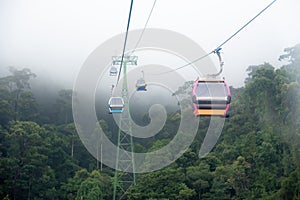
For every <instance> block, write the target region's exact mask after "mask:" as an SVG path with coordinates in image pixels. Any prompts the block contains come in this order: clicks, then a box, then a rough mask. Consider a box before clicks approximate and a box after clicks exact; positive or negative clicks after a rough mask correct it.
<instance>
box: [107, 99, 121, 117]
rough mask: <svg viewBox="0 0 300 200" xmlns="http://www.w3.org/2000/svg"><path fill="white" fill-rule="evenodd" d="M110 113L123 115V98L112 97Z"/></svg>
mask: <svg viewBox="0 0 300 200" xmlns="http://www.w3.org/2000/svg"><path fill="white" fill-rule="evenodd" d="M108 106H109V113H110V114H111V113H122V112H123V108H124V100H123V98H122V97H111V98H110V99H109V101H108Z"/></svg>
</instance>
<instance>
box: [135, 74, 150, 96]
mask: <svg viewBox="0 0 300 200" xmlns="http://www.w3.org/2000/svg"><path fill="white" fill-rule="evenodd" d="M141 72H142V74H143V76H142V77H141V78H140V79H138V80H137V82H136V84H135V86H136V91H147V89H146V86H147V84H146V81H145V79H144V71H141Z"/></svg>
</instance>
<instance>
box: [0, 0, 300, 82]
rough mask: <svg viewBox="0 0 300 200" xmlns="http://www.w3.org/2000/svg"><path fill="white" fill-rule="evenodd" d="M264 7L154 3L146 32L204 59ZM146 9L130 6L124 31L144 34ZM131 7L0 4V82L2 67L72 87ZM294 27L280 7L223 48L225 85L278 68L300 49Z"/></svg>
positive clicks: (245, 2)
mask: <svg viewBox="0 0 300 200" xmlns="http://www.w3.org/2000/svg"><path fill="white" fill-rule="evenodd" d="M270 2H271V0H226V1H225V0H209V1H203V0H187V1H179V0H158V1H157V3H156V7H155V9H154V11H153V13H152V17H151V19H150V21H149V24H148V27H149V28H164V29H170V30H173V31H176V32H179V33H181V34H184V35H186V36H187V37H189V38H191V39H192V40H194V41H195V42H197V43H198V44H199V45H200V46H201V47H202V48H203V49H204V50H205V51H207V52H210V51H212V50H213V49H215V48H216V47H217V46H218V45H220V44H221V43H222V42H223V41H225V40H226V39H227V38H228V37H229V36H231V35H232V34H233V33H234V32H235V31H236V30H237V29H239V28H240V27H241V26H243V25H244V24H245V23H246V22H247V21H248V20H249V19H251V18H252V17H253V16H255V15H256V14H257V13H258V12H259V11H260V10H262V9H263V8H264V7H265V6H266V5H268V4H269V3H270ZM152 4H153V1H152V0H147V1H146V0H143V1H142V0H140V1H134V5H133V6H134V7H133V13H132V21H131V27H130V29H139V28H143V27H144V24H145V22H146V19H147V17H148V14H149V11H150V9H151V7H152ZM129 5H130V0H110V1H104V0H84V1H83V0H14V1H11V0H0V76H3V75H5V73H6V71H7V67H8V66H15V67H18V68H22V67H29V68H31V69H32V70H33V71H34V72H35V73H36V74H37V75H38V76H39V75H40V74H41V73H44V75H45V74H46V76H50V77H51V79H52V80H55V81H56V82H58V83H63V82H68V83H69V84H70V85H71V83H72V81H74V80H75V78H76V76H77V73H78V71H79V69H80V67H81V66H82V64H83V63H84V61H85V60H86V59H87V57H88V56H89V54H90V53H91V52H92V51H93V50H94V49H95V48H96V47H97V46H99V45H100V44H101V43H103V42H104V41H106V40H107V39H109V38H111V37H112V36H114V35H117V34H119V33H121V32H124V31H125V29H126V23H127V17H128V11H129ZM299 19H300V1H299V0H278V1H277V2H276V3H275V4H274V5H273V6H272V7H271V8H269V9H268V10H267V11H266V12H265V13H263V14H262V15H261V16H260V17H259V18H257V19H256V20H255V21H254V22H253V23H252V24H250V25H249V26H248V27H247V28H246V29H244V30H243V31H242V32H240V33H239V34H238V35H237V36H236V37H234V38H233V39H232V40H231V41H229V42H228V43H227V44H226V45H224V46H223V52H224V54H223V58H224V61H225V66H224V73H223V76H225V77H226V79H227V81H228V82H229V84H231V85H234V86H242V85H243V82H244V78H245V77H246V68H247V67H248V66H249V65H256V64H261V63H263V62H265V61H266V62H270V63H271V64H272V65H274V66H276V67H279V66H281V65H282V64H283V63H282V62H278V57H279V56H280V55H281V54H283V49H284V48H286V47H291V46H294V45H296V44H297V43H300V25H299V22H298V20H299ZM212 58H213V59H214V61H216V63H217V59H216V58H214V57H212Z"/></svg>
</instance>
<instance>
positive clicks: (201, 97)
mask: <svg viewBox="0 0 300 200" xmlns="http://www.w3.org/2000/svg"><path fill="white" fill-rule="evenodd" d="M230 95H231V94H230V89H229V86H228V84H227V83H226V81H225V80H224V79H215V78H213V79H206V80H199V79H197V80H196V81H195V83H194V87H193V104H194V115H195V116H220V117H228V116H229V115H228V114H227V112H228V109H229V106H230V101H231V96H230Z"/></svg>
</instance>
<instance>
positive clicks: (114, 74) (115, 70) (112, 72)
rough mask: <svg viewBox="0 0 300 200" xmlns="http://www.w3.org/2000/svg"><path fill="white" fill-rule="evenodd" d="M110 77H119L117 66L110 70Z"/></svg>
mask: <svg viewBox="0 0 300 200" xmlns="http://www.w3.org/2000/svg"><path fill="white" fill-rule="evenodd" d="M109 75H110V76H117V75H118V69H117V68H116V67H115V66H111V68H110V70H109Z"/></svg>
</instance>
